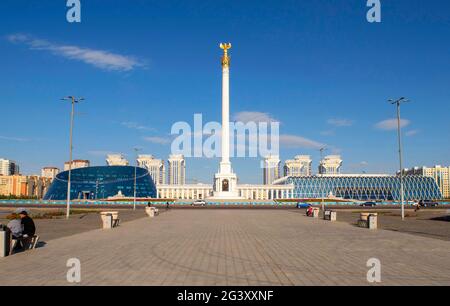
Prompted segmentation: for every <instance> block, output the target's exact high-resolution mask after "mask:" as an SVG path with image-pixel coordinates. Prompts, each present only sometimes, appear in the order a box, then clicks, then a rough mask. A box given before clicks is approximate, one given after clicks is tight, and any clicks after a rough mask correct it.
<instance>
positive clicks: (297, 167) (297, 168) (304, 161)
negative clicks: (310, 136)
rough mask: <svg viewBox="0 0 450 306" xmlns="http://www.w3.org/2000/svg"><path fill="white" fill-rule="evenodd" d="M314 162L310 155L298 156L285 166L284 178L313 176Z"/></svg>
mask: <svg viewBox="0 0 450 306" xmlns="http://www.w3.org/2000/svg"><path fill="white" fill-rule="evenodd" d="M311 175H312V160H311V156H309V155H298V156H296V157H295V158H294V159H292V160H287V161H286V162H285V164H284V176H311Z"/></svg>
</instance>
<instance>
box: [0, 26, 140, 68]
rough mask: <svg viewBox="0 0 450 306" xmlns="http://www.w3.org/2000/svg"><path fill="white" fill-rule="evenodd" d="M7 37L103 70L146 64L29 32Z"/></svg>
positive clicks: (30, 46)
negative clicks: (41, 37)
mask: <svg viewBox="0 0 450 306" xmlns="http://www.w3.org/2000/svg"><path fill="white" fill-rule="evenodd" d="M7 39H8V41H10V42H12V43H17V44H24V45H27V46H28V47H29V48H30V49H31V50H41V51H49V52H51V53H52V54H54V55H58V56H61V57H65V58H68V59H72V60H78V61H81V62H84V63H85V64H89V65H92V66H94V67H97V68H100V69H103V70H110V71H131V70H133V69H135V68H139V67H145V66H146V65H145V64H144V63H143V62H142V61H140V60H137V59H136V58H134V57H131V56H125V55H120V54H116V53H112V52H109V51H105V50H95V49H89V48H83V47H79V46H73V45H59V44H55V43H51V42H49V41H47V40H43V39H37V38H34V37H32V36H30V35H27V34H12V35H9V36H8V37H7Z"/></svg>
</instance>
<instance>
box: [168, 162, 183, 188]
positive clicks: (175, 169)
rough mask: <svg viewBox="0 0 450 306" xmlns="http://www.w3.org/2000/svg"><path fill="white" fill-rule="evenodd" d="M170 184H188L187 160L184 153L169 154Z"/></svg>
mask: <svg viewBox="0 0 450 306" xmlns="http://www.w3.org/2000/svg"><path fill="white" fill-rule="evenodd" d="M168 172H169V173H168V174H169V180H168V184H169V185H185V184H186V161H185V159H184V156H183V155H170V156H169V171H168Z"/></svg>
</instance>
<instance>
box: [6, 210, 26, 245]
mask: <svg viewBox="0 0 450 306" xmlns="http://www.w3.org/2000/svg"><path fill="white" fill-rule="evenodd" d="M12 216H13V217H14V219H12V220H11V221H9V223H8V225H7V226H8V228H9V230H10V231H11V235H12V239H13V240H16V241H17V243H16V246H15V248H14V249H15V250H19V249H21V248H22V245H21V244H20V239H21V238H22V233H23V226H22V221H21V219H20V217H19V215H18V214H13V215H12Z"/></svg>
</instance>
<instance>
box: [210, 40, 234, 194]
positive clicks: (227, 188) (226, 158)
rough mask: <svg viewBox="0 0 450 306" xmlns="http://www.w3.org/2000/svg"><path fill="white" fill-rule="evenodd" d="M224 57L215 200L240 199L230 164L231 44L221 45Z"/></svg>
mask: <svg viewBox="0 0 450 306" xmlns="http://www.w3.org/2000/svg"><path fill="white" fill-rule="evenodd" d="M220 48H221V49H222V50H223V52H224V54H223V57H222V161H221V162H220V168H219V173H217V174H216V175H215V177H214V188H213V189H214V195H213V199H218V200H220V199H224V200H226V199H239V198H240V197H239V193H238V189H237V176H236V174H235V173H234V172H233V170H232V168H231V162H230V63H231V60H230V57H229V56H228V50H229V49H231V44H220Z"/></svg>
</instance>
